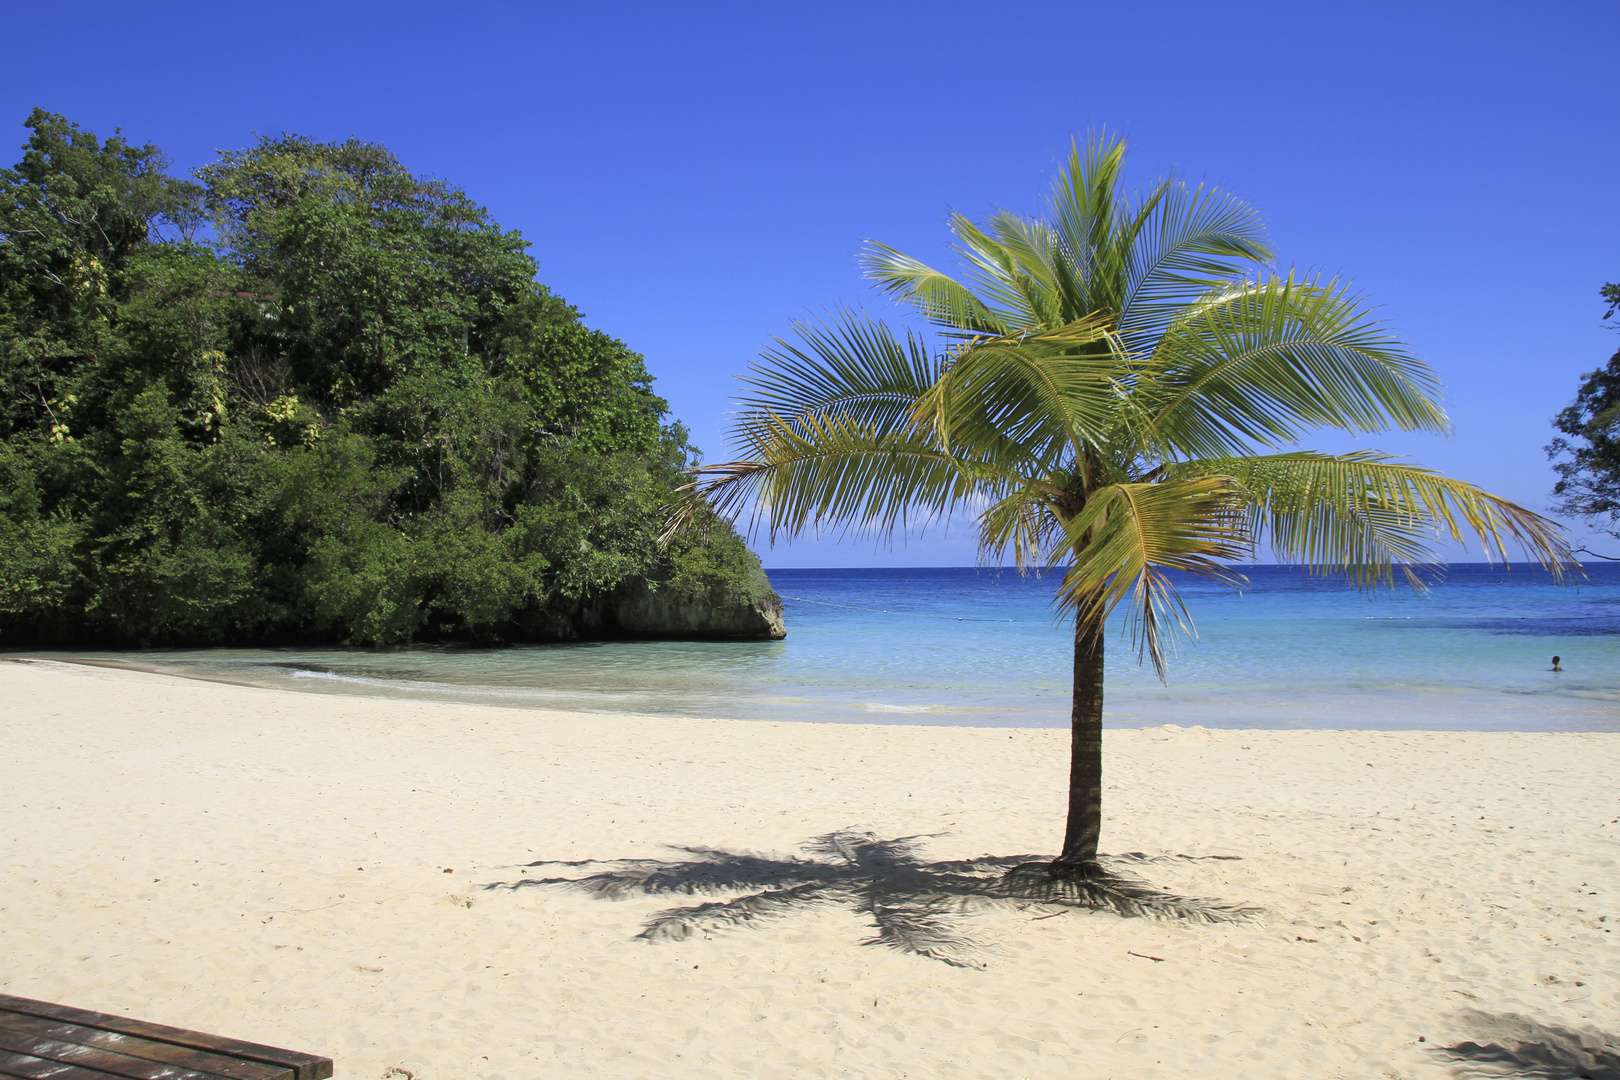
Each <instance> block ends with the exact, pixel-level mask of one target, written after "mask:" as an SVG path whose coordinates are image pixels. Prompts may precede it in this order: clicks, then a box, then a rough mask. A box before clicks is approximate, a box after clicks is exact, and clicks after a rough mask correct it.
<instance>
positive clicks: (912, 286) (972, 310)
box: [861, 241, 1024, 336]
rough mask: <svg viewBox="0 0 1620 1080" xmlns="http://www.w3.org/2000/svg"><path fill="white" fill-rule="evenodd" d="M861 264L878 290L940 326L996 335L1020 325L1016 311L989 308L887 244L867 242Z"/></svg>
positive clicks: (962, 287) (948, 278) (951, 280)
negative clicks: (876, 284)
mask: <svg viewBox="0 0 1620 1080" xmlns="http://www.w3.org/2000/svg"><path fill="white" fill-rule="evenodd" d="M861 264H862V268H863V269H864V270H865V272H866V276H867V277H869V278H871V279H872V280H874V281H876V282H877V283H878V290H879V291H880V292H882V293H884V294H886V295H888V296H889V297H891V298H893V299H895V300H898V301H901V302H902V303H907V304H910V305H912V306H913V307H915V308H916V309H917V310H918V311H919V312H921V313H922V314H923V315H924V316H925V317H927V318H929V319H931V320H933V321H934V322H936V323H938V324H940V325H942V326H945V327H949V328H951V329H953V330H960V331H966V332H968V333H973V334H990V335H994V336H999V335H1002V334H1012V333H1016V332H1017V331H1018V329H1019V327H1021V326H1023V325H1024V322H1023V321H1022V319H1021V318H1020V315H1019V313H1018V312H1017V311H1016V310H1007V309H1005V308H1002V309H999V310H998V309H996V308H993V307H991V306H990V305H989V304H986V303H985V302H984V301H983V300H982V299H980V298H979V297H978V296H977V295H975V294H974V292H973V290H971V289H969V288H968V287H967V286H966V285H963V284H962V283H961V282H959V281H957V280H956V279H955V278H953V277H951V276H950V275H949V274H944V273H941V272H940V271H938V270H935V269H934V268H933V267H931V266H928V265H927V264H926V263H923V262H920V261H918V260H917V259H913V258H912V257H911V256H909V255H905V254H902V253H901V252H899V251H896V250H895V249H894V248H891V247H889V246H888V245H887V244H879V243H876V242H875V241H868V242H867V244H866V250H865V251H864V252H863V253H862V256H861Z"/></svg>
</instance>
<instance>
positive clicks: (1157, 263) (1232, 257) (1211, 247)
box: [1119, 181, 1272, 342]
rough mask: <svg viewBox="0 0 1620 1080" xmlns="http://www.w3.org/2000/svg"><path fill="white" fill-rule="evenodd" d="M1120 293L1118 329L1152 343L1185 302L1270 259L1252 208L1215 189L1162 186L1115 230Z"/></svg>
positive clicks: (1166, 183)
mask: <svg viewBox="0 0 1620 1080" xmlns="http://www.w3.org/2000/svg"><path fill="white" fill-rule="evenodd" d="M1119 231H1120V233H1121V238H1122V247H1123V249H1124V252H1125V257H1124V259H1123V262H1124V265H1125V276H1126V280H1125V294H1124V298H1123V299H1122V301H1121V302H1120V329H1121V332H1122V333H1124V334H1125V335H1126V336H1127V338H1128V339H1130V340H1132V341H1133V342H1136V341H1141V342H1150V341H1155V340H1157V339H1158V338H1159V336H1160V335H1162V334H1163V332H1164V330H1165V329H1166V328H1167V327H1168V326H1169V325H1170V323H1171V322H1172V321H1174V317H1175V314H1176V313H1177V312H1179V311H1180V310H1181V309H1182V308H1184V307H1186V306H1187V305H1188V304H1190V303H1193V302H1195V301H1197V300H1198V299H1199V298H1200V297H1202V296H1206V295H1208V294H1209V293H1210V292H1211V291H1213V290H1216V289H1219V288H1220V287H1222V286H1223V285H1226V284H1228V283H1230V282H1232V281H1233V280H1234V279H1238V280H1241V279H1242V278H1243V276H1244V273H1245V271H1246V270H1248V269H1249V268H1251V267H1253V266H1254V265H1255V264H1257V263H1264V262H1268V261H1269V260H1270V259H1271V258H1272V249H1271V246H1270V245H1269V244H1268V243H1267V241H1266V227H1265V224H1264V222H1262V221H1261V220H1260V215H1259V214H1258V213H1256V211H1255V210H1254V208H1253V207H1251V206H1250V205H1249V204H1248V203H1245V202H1243V201H1242V200H1240V199H1237V198H1235V197H1233V196H1231V195H1228V194H1226V193H1224V192H1221V191H1219V190H1211V189H1205V188H1203V187H1201V186H1200V187H1197V188H1192V189H1189V188H1188V187H1187V186H1186V185H1185V184H1183V183H1180V182H1172V181H1164V182H1162V183H1161V184H1160V185H1159V186H1158V187H1157V188H1156V189H1155V190H1154V192H1153V193H1152V195H1150V196H1149V198H1148V199H1147V200H1145V201H1144V203H1143V205H1142V206H1141V208H1140V209H1138V210H1137V212H1136V214H1135V215H1134V216H1133V219H1132V221H1131V222H1130V223H1129V225H1128V226H1127V227H1125V228H1121V229H1120V230H1119Z"/></svg>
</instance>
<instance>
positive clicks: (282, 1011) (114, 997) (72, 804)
mask: <svg viewBox="0 0 1620 1080" xmlns="http://www.w3.org/2000/svg"><path fill="white" fill-rule="evenodd" d="M0 700H3V701H4V702H5V709H4V715H3V719H0V727H3V730H4V735H5V741H6V745H7V746H8V747H9V748H10V749H9V751H8V753H9V755H10V756H11V758H12V761H11V764H10V766H9V768H8V769H7V773H8V774H9V775H8V782H7V784H6V785H4V786H3V789H0V820H3V821H4V822H5V824H6V825H8V826H9V828H8V829H6V830H5V831H4V833H3V834H0V849H3V851H4V854H5V864H6V866H7V868H8V872H7V874H6V875H5V878H4V881H3V883H0V915H3V918H0V956H3V957H4V960H5V963H4V964H3V965H0V989H3V990H5V991H6V992H7V993H12V994H18V995H22V996H28V997H37V998H44V999H47V1000H52V1001H59V1002H63V1003H67V1004H72V1005H76V1006H79V1007H84V1008H91V1009H99V1010H104V1011H110V1012H122V1013H129V1014H131V1015H135V1016H139V1017H141V1018H143V1019H147V1020H153V1021H158V1022H163V1023H170V1024H177V1025H181V1026H185V1027H191V1028H198V1029H202V1030H208V1031H215V1032H218V1033H220V1034H225V1035H231V1036H234V1037H237V1038H245V1039H251V1040H255V1041H262V1042H269V1043H272V1044H275V1045H283V1046H288V1047H293V1048H297V1049H301V1050H307V1051H310V1052H314V1053H319V1054H325V1055H330V1056H332V1057H333V1058H334V1059H336V1062H337V1073H338V1075H339V1076H343V1077H384V1076H392V1077H395V1078H400V1077H410V1078H411V1080H438V1078H448V1077H488V1078H493V1077H497V1076H501V1077H508V1078H517V1077H549V1076H558V1077H561V1076H567V1077H594V1076H609V1075H612V1076H617V1077H624V1076H629V1077H640V1076H674V1077H688V1076H690V1077H708V1076H715V1077H720V1076H726V1077H732V1076H760V1077H765V1076H780V1075H795V1076H799V1075H804V1076H873V1077H889V1076H895V1077H899V1076H929V1077H974V1078H977V1077H985V1078H989V1077H997V1078H1002V1077H1013V1078H1017V1077H1029V1078H1031V1080H1036V1078H1041V1080H1044V1078H1048V1077H1051V1078H1057V1077H1072V1076H1074V1075H1087V1076H1089V1075H1098V1076H1106V1075H1108V1074H1109V1073H1110V1072H1117V1073H1119V1074H1121V1075H1126V1074H1128V1075H1131V1076H1133V1077H1158V1076H1164V1077H1171V1076H1176V1077H1184V1076H1209V1077H1218V1076H1233V1075H1244V1076H1250V1077H1267V1076H1276V1077H1301V1076H1321V1077H1332V1076H1338V1075H1345V1076H1375V1075H1380V1074H1382V1075H1399V1076H1403V1077H1408V1078H1415V1077H1431V1076H1432V1077H1442V1076H1446V1077H1449V1076H1451V1075H1453V1074H1452V1067H1453V1065H1454V1064H1455V1063H1454V1062H1452V1061H1449V1060H1447V1059H1446V1058H1445V1057H1444V1055H1440V1054H1437V1053H1436V1052H1435V1048H1436V1047H1446V1046H1455V1045H1459V1044H1462V1043H1464V1042H1468V1041H1474V1042H1477V1043H1480V1044H1484V1043H1488V1042H1491V1041H1492V1039H1493V1038H1497V1039H1498V1041H1500V1039H1505V1038H1507V1036H1505V1035H1502V1034H1501V1032H1503V1031H1507V1030H1508V1029H1509V1028H1511V1026H1512V1023H1513V1021H1511V1020H1509V1019H1505V1018H1508V1017H1513V1016H1518V1017H1524V1018H1528V1020H1529V1021H1530V1022H1534V1023H1536V1024H1541V1025H1550V1026H1551V1027H1555V1028H1560V1029H1568V1030H1573V1031H1586V1030H1589V1029H1592V1025H1594V1024H1595V1025H1598V1026H1599V1028H1603V1026H1604V1025H1607V1027H1606V1028H1604V1030H1606V1031H1607V1033H1608V1035H1609V1037H1610V1038H1611V1039H1612V1038H1614V1037H1615V1036H1616V1034H1617V1033H1616V1031H1615V1025H1614V1023H1613V1020H1612V1017H1613V1015H1614V1011H1615V1004H1616V1002H1617V1000H1620V997H1617V995H1620V936H1617V935H1616V934H1614V933H1610V932H1609V930H1610V929H1611V928H1612V927H1615V926H1620V905H1615V904H1614V903H1613V902H1612V900H1611V896H1610V889H1609V888H1607V887H1606V886H1607V885H1608V884H1609V883H1610V882H1612V881H1613V880H1614V878H1615V867H1616V860H1617V858H1620V823H1617V822H1616V821H1614V820H1611V819H1616V818H1620V802H1616V797H1615V795H1614V792H1613V790H1612V784H1610V783H1609V781H1608V778H1610V777H1613V776H1614V775H1616V773H1617V772H1620V735H1615V734H1591V733H1555V734H1546V733H1534V734H1532V733H1509V732H1490V733H1468V732H1437V731H1328V730H1310V731H1280V730H1270V731H1244V730H1206V729H1201V728H1186V729H1177V728H1165V727H1160V728H1136V729H1112V730H1110V731H1109V732H1108V734H1107V737H1106V743H1105V752H1106V753H1107V755H1108V764H1107V768H1108V774H1107V775H1108V781H1107V782H1108V785H1109V787H1108V790H1107V791H1106V792H1105V815H1106V818H1105V832H1104V849H1105V850H1107V851H1111V852H1115V853H1126V852H1140V853H1143V854H1144V855H1145V856H1147V857H1149V859H1148V861H1141V862H1139V864H1137V866H1136V872H1137V873H1139V874H1141V875H1142V876H1143V877H1145V878H1147V879H1149V880H1150V881H1152V882H1153V883H1154V884H1156V885H1159V886H1162V887H1165V888H1168V889H1172V890H1174V891H1177V892H1181V893H1186V894H1196V895H1204V896H1211V897H1215V898H1218V899H1222V900H1227V901H1237V902H1248V903H1253V904H1257V905H1259V906H1261V907H1263V908H1264V909H1265V910H1266V912H1267V914H1266V915H1265V917H1264V918H1262V919H1260V920H1258V921H1256V922H1253V923H1243V924H1224V925H1188V924H1181V923H1163V922H1152V921H1148V920H1144V919H1121V918H1118V917H1116V916H1114V915H1111V914H1089V915H1083V914H1080V913H1078V912H1071V913H1069V914H1067V915H1065V916H1063V917H1061V918H1059V917H1050V918H1040V917H1039V916H1044V915H1048V914H1050V913H1051V911H1052V910H1053V909H1048V908H1044V907H1042V906H1040V905H1034V906H1033V908H1034V909H1033V910H1025V911H1018V910H1012V909H1006V908H996V909H987V910H983V911H972V912H967V913H964V914H962V915H961V916H960V919H959V922H958V923H957V924H956V925H958V926H959V929H960V933H961V935H962V937H963V939H964V940H965V941H966V940H971V941H972V942H976V943H977V947H976V948H970V949H969V954H970V955H971V956H972V958H973V963H972V964H970V965H968V966H963V967H952V966H948V965H946V964H943V963H940V962H938V961H934V960H929V959H925V958H922V957H918V956H914V955H907V954H902V953H898V952H894V951H892V950H888V949H885V948H882V947H878V946H871V945H863V944H862V942H864V941H866V940H867V939H868V938H870V937H871V934H872V931H871V929H870V927H869V926H867V925H865V922H864V918H863V916H862V915H861V914H860V913H859V912H858V911H856V910H855V909H853V908H851V907H849V906H840V905H837V904H832V905H820V906H796V907H791V908H790V909H789V910H785V911H784V912H783V914H782V915H781V917H779V918H773V919H770V920H762V921H760V922H759V923H756V924H754V925H749V926H740V927H737V928H735V929H730V930H725V931H717V932H715V933H712V934H709V935H697V936H694V937H691V938H689V939H687V940H683V941H658V942H649V941H644V940H638V939H637V938H636V935H637V933H638V932H640V930H641V928H642V924H643V922H644V920H645V919H646V918H647V917H648V916H650V915H652V914H653V913H655V912H658V911H661V910H665V909H669V908H671V907H677V906H682V905H687V904H692V903H699V902H703V901H705V900H715V899H726V898H729V897H730V896H734V895H738V894H737V893H736V892H731V891H728V892H725V893H721V894H716V895H714V896H701V895H700V896H689V895H686V894H684V893H683V894H676V895H662V896H645V895H639V894H637V895H632V896H630V897H628V898H627V899H624V900H623V901H621V902H617V903H609V902H604V901H602V900H600V899H597V898H594V897H592V896H589V895H586V894H584V893H582V892H580V891H578V890H570V889H560V888H542V887H529V886H523V885H521V884H520V883H521V882H523V881H524V880H527V879H532V878H534V877H536V876H544V875H546V874H561V873H562V872H563V871H561V870H559V869H558V868H557V867H550V868H544V867H531V866H528V865H527V864H531V863H534V862H537V861H540V860H561V861H579V860H613V859H661V858H670V857H671V845H674V846H676V847H687V848H707V849H719V850H724V851H736V852H743V851H748V852H757V853H763V854H766V855H769V856H772V857H776V858H789V857H806V856H805V853H804V852H803V850H802V849H801V848H800V845H802V844H803V843H805V842H806V841H808V840H810V839H811V838H813V837H815V836H818V835H823V834H827V833H829V832H833V831H836V830H840V829H847V828H860V829H866V830H871V831H872V832H873V833H875V834H876V835H877V836H878V837H880V838H894V837H902V836H913V835H918V834H931V838H930V839H927V840H926V841H922V842H921V847H920V848H919V851H920V852H922V856H921V857H923V858H925V859H929V860H954V859H965V858H973V857H976V856H979V855H981V854H983V853H992V854H996V855H1011V854H1017V853H1039V852H1042V851H1050V850H1051V849H1052V848H1053V847H1054V846H1055V844H1056V842H1057V840H1058V833H1059V832H1060V830H1061V825H1062V818H1061V813H1062V801H1063V783H1064V771H1065V768H1066V758H1065V756H1064V743H1065V738H1066V737H1065V735H1064V733H1063V732H1062V731H1061V730H1059V729H1052V728H1012V729H1008V728H982V727H927V726H921V725H907V726H899V725H883V724H868V725H862V724H849V723H841V724H817V723H803V722H784V721H736V720H706V719H692V718H673V717H655V716H612V715H606V714H596V713H592V714H578V713H563V712H547V711H543V710H534V709H505V708H499V707H495V706H488V705H479V706H471V707H469V706H464V705H446V704H437V703H432V702H420V701H400V700H388V699H379V698H361V697H349V696H341V695H327V694H302V693H297V692H293V691H286V690H279V689H263V688H257V687H253V686H248V685H241V684H236V683H230V682H213V681H210V682H203V681H199V680H195V679H192V680H187V679H180V678H173V677H169V676H164V675H155V674H147V673H143V672H139V671H130V670H125V669H121V668H114V667H110V666H101V665H95V666H92V665H67V664H59V663H53V662H38V661H34V662H31V663H27V664H14V663H6V664H0ZM1611 833H1613V834H1614V835H1612V836H1611V835H1610V834H1611ZM676 857H677V858H690V856H679V854H678V853H677V855H676ZM362 868H363V869H362ZM583 869H585V870H588V869H590V868H588V867H587V868H583ZM447 870H448V871H450V872H448V873H447V872H446V871H447ZM502 885H505V886H517V887H507V888H502V887H499V886H502ZM1133 954H1136V955H1133ZM1144 954H1145V955H1144ZM1153 958H1162V959H1153ZM1493 1025H1494V1027H1493ZM1493 1031H1495V1032H1496V1034H1495V1035H1493V1034H1492V1032H1493ZM1420 1038H1421V1039H1422V1040H1423V1041H1421V1042H1420V1041H1419V1039H1420ZM390 1070H392V1071H390Z"/></svg>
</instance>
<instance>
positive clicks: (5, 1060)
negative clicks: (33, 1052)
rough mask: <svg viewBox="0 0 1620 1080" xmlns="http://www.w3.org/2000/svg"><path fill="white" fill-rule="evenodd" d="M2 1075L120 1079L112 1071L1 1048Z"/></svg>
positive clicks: (23, 1079) (27, 1079) (42, 1079)
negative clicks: (102, 1070)
mask: <svg viewBox="0 0 1620 1080" xmlns="http://www.w3.org/2000/svg"><path fill="white" fill-rule="evenodd" d="M0 1076H4V1077H8V1078H11V1077H15V1078H16V1080H118V1078H117V1077H116V1076H113V1075H112V1074H110V1073H104V1072H97V1071H96V1070H94V1069H85V1068H81V1067H80V1066H78V1065H64V1064H63V1063H62V1062H60V1061H46V1060H45V1059H44V1058H37V1057H30V1056H29V1055H27V1054H11V1053H7V1052H6V1051H4V1050H0Z"/></svg>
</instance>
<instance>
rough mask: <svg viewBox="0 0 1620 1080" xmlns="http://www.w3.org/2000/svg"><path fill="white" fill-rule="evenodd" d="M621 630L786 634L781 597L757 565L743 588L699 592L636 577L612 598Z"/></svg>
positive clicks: (649, 633) (667, 633)
mask: <svg viewBox="0 0 1620 1080" xmlns="http://www.w3.org/2000/svg"><path fill="white" fill-rule="evenodd" d="M612 612H613V617H614V620H615V621H616V622H617V623H618V627H619V630H620V631H621V632H623V633H625V634H630V635H633V636H635V637H674V638H678V637H693V638H737V639H745V640H755V641H757V640H769V639H775V638H783V637H786V636H787V626H786V624H785V623H784V622H783V620H782V598H781V597H780V596H778V595H777V593H776V590H775V589H773V588H771V583H770V579H769V578H767V577H766V576H765V571H764V570H760V569H756V570H754V572H753V573H752V574H751V575H749V580H748V581H747V583H746V587H744V588H740V589H739V588H730V589H718V588H717V589H708V590H705V591H703V592H700V593H697V594H695V595H694V594H691V593H686V592H682V591H680V590H677V589H673V588H670V587H668V586H667V585H664V586H662V587H661V586H660V585H659V583H657V582H647V581H637V582H635V583H634V584H632V585H630V586H629V587H627V588H626V589H625V591H624V592H623V593H622V594H621V595H620V596H619V597H618V598H617V599H616V600H615V601H614V602H613V604H612Z"/></svg>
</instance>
